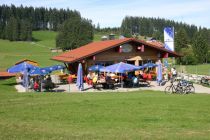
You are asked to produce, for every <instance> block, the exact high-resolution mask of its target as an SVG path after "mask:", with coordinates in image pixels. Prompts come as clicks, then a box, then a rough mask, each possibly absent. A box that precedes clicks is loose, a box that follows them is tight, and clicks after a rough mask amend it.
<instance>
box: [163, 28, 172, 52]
mask: <svg viewBox="0 0 210 140" xmlns="http://www.w3.org/2000/svg"><path fill="white" fill-rule="evenodd" d="M164 46H165V48H166V49H168V50H170V51H174V27H165V28H164Z"/></svg>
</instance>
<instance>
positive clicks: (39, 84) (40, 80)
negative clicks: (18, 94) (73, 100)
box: [30, 75, 55, 91]
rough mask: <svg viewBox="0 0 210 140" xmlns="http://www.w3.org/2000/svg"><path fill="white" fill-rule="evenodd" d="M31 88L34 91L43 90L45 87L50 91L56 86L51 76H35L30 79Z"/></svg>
mask: <svg viewBox="0 0 210 140" xmlns="http://www.w3.org/2000/svg"><path fill="white" fill-rule="evenodd" d="M30 88H31V89H33V90H34V91H41V89H44V90H46V91H50V90H52V89H53V88H55V84H54V83H53V82H52V79H51V76H50V75H47V76H44V77H42V76H35V77H31V79H30Z"/></svg>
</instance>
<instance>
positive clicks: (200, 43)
mask: <svg viewBox="0 0 210 140" xmlns="http://www.w3.org/2000/svg"><path fill="white" fill-rule="evenodd" d="M192 46H193V51H194V54H195V56H196V58H197V60H198V62H199V63H206V62H207V60H208V44H207V40H206V39H205V33H204V32H203V31H202V30H200V31H199V32H198V33H196V34H195V36H194V39H193V45H192Z"/></svg>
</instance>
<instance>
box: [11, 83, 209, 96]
mask: <svg viewBox="0 0 210 140" xmlns="http://www.w3.org/2000/svg"><path fill="white" fill-rule="evenodd" d="M168 85H170V82H167V83H166V84H165V85H164V86H158V84H157V82H156V81H151V83H150V86H148V87H146V86H139V87H134V88H122V87H121V86H120V85H117V86H116V87H115V89H113V90H112V89H103V88H99V89H94V88H93V87H92V86H90V85H88V84H86V83H84V90H83V91H79V90H78V88H77V86H76V84H70V85H69V84H62V85H58V86H57V87H56V88H55V89H54V90H53V92H65V93H75V92H77V93H88V92H129V91H139V90H153V91H164V90H165V87H166V86H168ZM194 87H195V93H207V94H210V88H208V87H203V86H201V85H199V84H194ZM15 88H16V90H17V91H18V92H25V88H24V87H23V86H22V85H16V86H15ZM29 92H30V90H29ZM31 92H32V91H31ZM33 93H41V92H33ZM163 93H164V92H163Z"/></svg>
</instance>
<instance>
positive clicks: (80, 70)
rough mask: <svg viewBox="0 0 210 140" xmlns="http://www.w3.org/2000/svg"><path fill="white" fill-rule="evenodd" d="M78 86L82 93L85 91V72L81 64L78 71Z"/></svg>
mask: <svg viewBox="0 0 210 140" xmlns="http://www.w3.org/2000/svg"><path fill="white" fill-rule="evenodd" d="M76 86H77V87H78V89H79V90H80V91H82V90H83V89H84V85H83V72H82V64H81V63H79V66H78V70H77V83H76Z"/></svg>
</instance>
